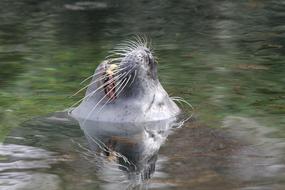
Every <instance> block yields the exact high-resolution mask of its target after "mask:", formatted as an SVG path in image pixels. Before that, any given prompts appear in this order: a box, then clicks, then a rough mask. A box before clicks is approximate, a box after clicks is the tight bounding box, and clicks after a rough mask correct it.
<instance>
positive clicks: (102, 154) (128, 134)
mask: <svg viewBox="0 0 285 190" xmlns="http://www.w3.org/2000/svg"><path fill="white" fill-rule="evenodd" d="M79 123H80V126H81V129H82V130H83V131H84V134H85V137H86V138H87V141H88V144H89V149H88V152H87V153H85V156H86V158H87V159H88V160H89V161H92V162H94V163H96V167H98V171H100V173H99V177H100V178H101V179H102V180H104V181H108V182H120V183H128V184H133V185H135V184H140V183H141V182H143V181H145V180H147V179H149V178H150V177H151V176H152V174H153V173H154V171H155V164H156V161H157V157H158V150H159V148H160V146H161V145H162V144H163V142H164V141H165V139H166V138H167V136H168V135H169V133H170V132H171V128H173V126H174V123H175V120H174V119H172V120H163V121H154V122H145V123H108V122H97V121H96V122H95V121H91V120H89V121H84V122H79Z"/></svg>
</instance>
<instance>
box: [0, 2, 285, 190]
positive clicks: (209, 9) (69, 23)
mask: <svg viewBox="0 0 285 190" xmlns="http://www.w3.org/2000/svg"><path fill="white" fill-rule="evenodd" d="M284 20H285V3H284V1H282V0H270V1H265V0H264V1H263V0H260V1H258V0H242V1H234V0H228V1H226V0H217V1H206V0H200V1H197V0H189V1H186V0H183V1H179V2H176V1H170V0H166V1H147V0H146V1H143V0H139V1H124V2H122V1H112V0H109V1H100V2H99V1H96V2H95V1H85V2H83V1H82V2H78V1H74V0H69V1H68V0H65V1H56V0H51V1H36V0H18V1H11V0H4V1H1V2H0V106H1V107H0V139H1V141H4V139H6V137H7V135H8V134H9V133H10V132H11V130H12V129H13V130H15V128H16V127H21V126H23V123H24V122H25V121H27V120H31V119H32V118H35V117H38V116H44V115H46V114H49V113H53V112H55V111H61V110H64V109H66V108H68V107H69V106H70V105H72V104H73V103H74V102H76V101H77V100H79V99H80V98H81V97H82V95H83V94H80V95H78V96H76V97H72V98H70V95H72V94H73V93H74V92H76V91H77V90H78V89H79V88H80V85H79V83H80V81H82V80H83V79H84V78H86V77H87V76H89V75H91V74H92V73H93V71H94V69H95V68H96V66H97V65H98V64H99V63H100V61H101V60H103V59H104V57H105V56H106V55H107V52H108V51H109V50H110V49H112V47H114V46H115V45H116V44H118V43H120V42H122V41H123V40H125V39H129V38H130V37H131V36H132V35H133V34H141V33H143V34H147V35H148V36H149V37H150V38H151V39H152V44H153V45H152V46H153V48H154V49H155V53H156V56H157V57H158V58H159V78H160V80H161V83H162V84H163V86H164V87H165V89H166V90H167V91H168V92H169V94H171V95H173V96H181V97H183V98H185V99H186V100H188V101H189V102H191V104H192V105H193V106H194V107H195V118H196V120H197V121H198V123H199V125H201V126H203V127H202V128H203V129H201V131H198V132H197V131H195V130H197V129H196V128H195V129H192V127H190V126H188V127H187V126H186V127H185V128H183V129H182V130H181V131H180V132H179V131H178V132H177V134H179V135H177V134H176V135H177V136H175V135H174V136H170V137H169V142H167V143H168V144H167V143H166V144H165V146H163V147H162V149H161V154H162V158H165V159H162V160H164V162H165V163H164V169H163V168H162V169H161V170H162V171H163V172H162V173H165V176H167V177H165V176H164V177H165V178H164V180H162V179H161V178H159V177H158V178H157V179H155V178H154V182H153V183H154V184H159V185H153V186H150V187H149V188H166V187H167V188H173V189H175V188H177V189H182V188H183V187H184V188H185V189H189V188H191V187H192V188H196V189H213V188H214V187H215V188H217V189H283V188H284V176H282V174H284V163H285V162H284V160H283V159H282V156H281V155H284V150H285V148H283V147H284V145H283V139H282V138H284V137H285V117H284V114H285V100H284V98H285V85H284V84H285V49H284V45H285V22H284ZM32 123H33V122H32ZM24 125H29V124H27V122H26V124H24ZM204 126H208V127H212V128H217V129H204V128H205V127H204ZM223 127H224V128H225V127H228V128H230V129H231V130H229V134H228V135H222V136H223V138H224V136H227V137H228V136H231V135H233V134H234V135H236V136H235V139H237V140H236V141H242V142H244V141H246V140H245V139H251V140H252V141H254V143H252V142H251V141H250V142H249V143H248V144H260V143H261V144H263V143H264V142H267V143H269V144H265V146H264V147H261V152H258V153H257V154H256V155H263V156H264V155H266V156H271V157H272V159H271V157H270V160H267V159H262V158H260V159H261V161H260V160H256V159H257V158H259V157H258V156H257V157H254V156H248V155H247V154H246V155H247V156H246V159H245V160H243V162H241V160H242V158H243V157H242V155H244V154H243V153H241V152H243V150H241V149H238V150H239V151H237V152H238V153H237V152H234V153H233V152H232V151H231V152H230V151H229V150H228V149H227V150H226V151H224V152H218V153H217V152H216V151H214V150H220V149H219V147H220V144H221V142H220V139H223V138H222V137H221V138H220V139H219V138H216V137H217V136H218V137H219V135H220V132H217V131H216V130H219V131H227V130H228V129H224V128H223ZM189 128H191V131H187V129H189ZM185 130H186V131H185ZM189 130H190V129H189ZM212 130H214V132H213V131H212ZM240 131H244V132H243V133H242V132H241V133H240ZM31 133H32V132H31ZM54 133H55V134H58V133H59V131H55V132H54ZM74 133H75V134H77V133H78V132H77V131H75V132H74ZM212 133H214V134H215V133H218V135H214V136H215V138H214V137H212V136H209V134H212ZM221 133H223V132H221ZM183 134H184V136H183ZM185 134H188V135H186V136H185ZM193 134H197V135H198V136H199V137H201V138H203V137H205V139H206V140H205V141H203V140H201V143H200V144H199V143H198V144H196V145H197V146H195V143H197V141H194V140H193V139H195V138H197V135H194V136H193ZM50 135H51V136H52V134H50ZM71 136H72V135H71ZM75 136H76V135H75ZM190 137H191V138H190ZM201 138H197V139H196V140H199V139H201ZM209 139H210V140H209ZM276 141H278V143H277V142H276ZM215 142H216V144H217V149H215V148H213V149H211V148H210V149H211V151H213V152H211V151H210V150H209V151H210V153H209V151H208V148H209V147H211V146H209V144H213V143H214V144H215ZM284 142H285V140H284ZM45 143H49V141H47V142H45ZM50 143H51V144H52V142H50ZM53 143H54V142H53ZM235 143H238V144H239V142H235ZM235 143H233V144H235ZM276 143H277V144H278V145H277V144H276ZM67 144H68V143H67ZM223 144H227V145H228V144H231V143H227V140H223V141H222V145H221V147H220V148H221V149H223V146H224V145H223ZM65 145H66V143H63V144H62V145H60V146H65ZM51 146H52V147H53V145H51ZM177 146H178V147H177ZM229 146H230V145H229ZM231 146H234V145H231ZM237 146H240V145H237ZM47 147H49V146H48V145H47ZM197 147H200V148H197ZM183 148H184V149H183ZM196 148H197V150H196ZM277 148H278V150H276V149H277ZM179 149H183V150H184V151H183V153H181V151H179V153H177V152H175V150H179ZM229 149H230V148H229ZM233 149H234V150H236V149H237V148H233ZM34 151H36V150H34ZM187 151H190V152H188V153H187ZM197 151H198V153H199V154H198V155H197ZM201 152H203V153H201ZM205 152H206V153H205ZM246 152H251V151H250V150H246ZM174 154H177V155H176V157H175V158H172V159H171V158H169V155H174ZM213 155H214V156H213ZM229 155H230V157H231V160H233V161H231V162H229V161H228V160H229V158H227V159H225V157H227V156H229ZM67 157H68V156H67ZM253 157H254V159H253ZM266 158H267V157H266ZM1 159H2V160H4V161H5V159H6V158H5V156H1V155H0V160H1ZM67 160H68V159H67ZM272 160H273V161H272ZM258 161H260V162H261V163H260V167H261V168H262V167H265V166H270V168H271V169H272V170H274V169H275V170H278V172H277V173H270V172H268V170H267V168H265V169H264V170H262V169H261V170H260V169H259V167H258V166H256V167H250V166H252V165H253V164H254V163H256V162H258ZM221 163H223V164H221ZM225 163H226V164H225ZM236 163H239V164H238V165H239V166H241V167H235V168H231V167H230V166H232V165H234V164H236ZM49 164H51V165H52V164H54V163H53V162H52V163H49ZM56 164H58V163H56ZM80 164H82V165H80ZM58 165H59V167H60V164H58ZM58 165H56V166H58ZM261 165H262V166H261ZM247 166H248V167H247ZM271 166H272V167H271ZM5 167H6V166H5ZM72 167H73V165H69V166H68V167H67V166H66V167H62V168H61V169H60V171H59V170H56V169H54V168H56V167H55V166H53V167H51V169H50V170H47V171H45V172H47V173H50V175H48V176H47V178H48V179H49V180H50V181H56V183H54V184H50V186H49V188H50V189H52V188H54V189H56V188H57V187H56V184H57V183H59V184H61V186H60V188H61V189H64V188H67V189H72V187H77V188H78V189H80V188H82V187H85V188H86V189H96V188H99V186H100V185H99V182H97V181H96V178H92V177H90V176H88V177H86V179H85V178H84V175H83V174H82V176H81V177H82V178H80V179H78V178H77V177H76V176H77V175H72V173H73V172H74V173H75V172H78V171H81V172H82V173H84V170H83V169H82V170H76V169H74V170H73V169H72ZM74 167H75V166H74ZM81 167H82V168H85V169H86V168H87V169H89V168H88V166H86V164H83V162H79V163H77V165H76V167H75V168H81ZM161 167H162V166H161ZM185 168H186V169H185ZM246 168H247V170H246ZM275 170H274V171H275ZM3 171H6V170H3ZM8 171H13V169H12V168H10V170H9V168H8ZM25 171H26V172H27V176H28V175H31V173H32V171H33V170H32V169H31V171H30V170H28V169H26V170H25ZM72 171H73V172H72ZM270 171H271V170H270ZM266 172H268V173H270V176H263V175H261V174H262V173H266ZM67 173H68V175H67ZM90 173H92V172H90ZM252 173H253V174H254V175H253V174H252ZM0 174H1V173H0ZM55 174H56V175H58V176H59V177H55ZM247 174H248V175H247ZM251 174H252V175H251ZM255 174H256V176H255ZM258 174H260V175H258ZM268 175H269V174H268ZM60 176H65V177H63V179H61V178H60ZM66 176H68V177H66ZM225 176H226V177H228V178H225ZM248 176H249V177H248ZM37 177H38V178H41V177H40V176H37ZM243 177H244V178H245V179H244V178H243ZM11 178H13V177H11ZM74 178H76V179H78V181H80V182H78V181H76V180H74ZM8 179H9V177H8ZM13 179H14V178H13ZM29 179H34V178H32V177H31V178H29ZM265 179H266V180H267V181H266V180H265ZM90 181H92V182H90ZM3 183H4V182H3ZM5 183H6V182H5ZM13 183H16V182H13ZM78 183H80V184H81V185H82V184H84V185H85V186H84V185H82V186H80V185H78V186H74V185H75V184H78ZM85 183H86V184H88V185H86V184H85ZM161 184H164V185H165V186H163V185H161ZM1 185H3V184H1V182H0V187H1ZM213 186H214V187H213ZM5 187H6V186H5ZM87 187H88V188H87ZM7 189H8V188H7ZM11 189H13V188H11ZM14 189H17V188H14ZM75 189H76V188H75Z"/></svg>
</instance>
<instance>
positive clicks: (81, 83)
mask: <svg viewBox="0 0 285 190" xmlns="http://www.w3.org/2000/svg"><path fill="white" fill-rule="evenodd" d="M104 72H105V71H101V72H98V73H95V74H93V75H90V76H89V77H87V78H85V79H84V80H83V81H81V82H80V84H82V83H84V82H86V81H87V80H88V79H90V78H92V77H94V76H97V75H99V74H103V73H104Z"/></svg>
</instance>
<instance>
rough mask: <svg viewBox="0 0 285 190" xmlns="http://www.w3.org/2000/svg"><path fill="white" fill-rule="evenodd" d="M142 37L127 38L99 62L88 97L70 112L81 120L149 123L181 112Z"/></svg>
mask: <svg viewBox="0 0 285 190" xmlns="http://www.w3.org/2000/svg"><path fill="white" fill-rule="evenodd" d="M148 44H149V43H148V42H147V41H146V40H145V39H143V38H140V37H137V38H136V39H135V40H129V41H125V42H123V43H122V44H120V45H118V46H117V47H116V48H115V49H113V50H112V51H110V55H109V56H107V57H106V60H104V61H103V62H102V63H100V64H99V65H98V67H97V69H96V70H95V73H94V74H93V75H91V76H90V77H88V78H87V79H85V80H84V81H83V82H85V81H87V80H88V79H90V78H92V80H91V82H90V84H88V85H86V86H85V87H84V88H82V89H80V90H79V91H78V92H77V93H75V94H78V93H79V92H81V91H82V90H84V89H86V88H87V91H86V94H85V97H84V98H82V99H81V100H80V101H78V102H77V103H80V105H79V106H77V107H76V108H75V109H73V110H72V111H71V112H70V114H71V116H72V117H73V118H75V119H76V120H78V121H79V123H80V122H86V121H87V120H90V121H103V122H116V123H118V122H149V121H159V120H165V119H170V118H175V117H176V116H177V115H179V113H180V112H181V111H180V109H179V107H178V106H177V105H176V104H175V103H174V101H173V100H172V99H171V98H170V97H169V95H168V94H167V92H166V91H165V90H164V88H163V87H162V85H161V84H160V82H159V79H158V74H157V61H156V59H155V58H154V54H153V51H152V50H151V48H150V47H149V45H148Z"/></svg>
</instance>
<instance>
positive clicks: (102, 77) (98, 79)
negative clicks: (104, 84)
mask: <svg viewBox="0 0 285 190" xmlns="http://www.w3.org/2000/svg"><path fill="white" fill-rule="evenodd" d="M106 76H107V75H103V76H101V77H99V78H97V79H96V80H94V81H92V82H91V83H90V84H88V85H86V86H84V87H82V88H81V89H79V90H78V91H77V92H75V93H74V94H73V95H71V97H73V96H76V95H77V94H79V93H80V92H81V91H83V90H84V89H85V88H87V87H89V86H91V85H92V84H94V83H96V82H98V81H100V80H103V79H104V78H105V77H106Z"/></svg>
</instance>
